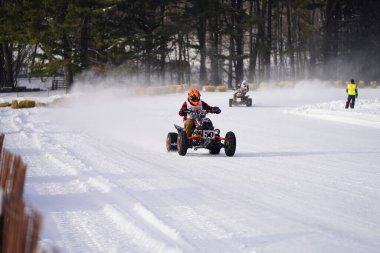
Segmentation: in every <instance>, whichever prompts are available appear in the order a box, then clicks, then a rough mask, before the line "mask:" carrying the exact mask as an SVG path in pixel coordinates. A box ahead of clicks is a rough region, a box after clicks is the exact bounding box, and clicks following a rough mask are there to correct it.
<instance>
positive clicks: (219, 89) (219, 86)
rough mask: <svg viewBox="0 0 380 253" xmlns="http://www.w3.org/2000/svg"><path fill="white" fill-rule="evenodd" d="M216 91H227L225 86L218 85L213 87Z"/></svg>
mask: <svg viewBox="0 0 380 253" xmlns="http://www.w3.org/2000/svg"><path fill="white" fill-rule="evenodd" d="M215 89H216V91H220V92H226V91H227V87H226V86H225V85H218V86H216V87H215Z"/></svg>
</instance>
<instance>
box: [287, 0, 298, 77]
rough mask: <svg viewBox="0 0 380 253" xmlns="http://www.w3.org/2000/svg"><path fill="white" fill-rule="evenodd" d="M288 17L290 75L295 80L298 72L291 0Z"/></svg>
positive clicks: (288, 4) (288, 5)
mask: <svg viewBox="0 0 380 253" xmlns="http://www.w3.org/2000/svg"><path fill="white" fill-rule="evenodd" d="M286 18H287V20H286V21H287V24H288V51H289V58H290V69H291V74H290V77H291V79H292V80H294V78H295V76H296V73H295V61H294V50H293V40H292V19H291V16H290V0H288V2H287V5H286Z"/></svg>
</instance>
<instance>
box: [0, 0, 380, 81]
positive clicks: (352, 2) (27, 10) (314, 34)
mask: <svg viewBox="0 0 380 253" xmlns="http://www.w3.org/2000/svg"><path fill="white" fill-rule="evenodd" d="M379 11H380V1H376V0H161V1H158V0H157V1H156V0H125V1H123V0H0V86H1V87H15V86H16V85H17V77H19V76H21V75H24V76H25V75H27V76H29V77H31V76H46V75H49V76H52V75H58V74H63V75H64V77H65V82H66V84H67V85H69V86H70V85H71V84H72V83H73V80H74V76H75V74H77V73H80V72H82V71H84V70H90V69H91V68H92V67H94V66H95V67H96V69H97V70H99V69H103V70H104V69H106V68H105V66H107V67H108V68H111V69H112V71H113V73H122V74H128V75H129V76H131V77H135V78H136V80H140V81H142V82H143V83H146V84H149V83H153V82H154V83H157V80H159V82H162V83H165V82H166V83H167V82H172V83H183V82H187V83H207V84H214V85H219V84H221V83H227V84H228V86H229V87H232V86H234V85H235V84H236V83H239V82H241V81H242V80H243V79H248V80H249V81H250V82H259V81H263V80H297V79H306V78H321V79H330V78H345V79H347V78H351V77H352V78H353V77H358V78H359V76H360V77H361V78H362V79H363V78H371V79H376V78H378V75H379V73H378V67H377V62H376V61H377V59H378V58H379V56H380V40H379V39H380V38H379V37H380V33H379V29H380V22H379V15H378V12H379Z"/></svg>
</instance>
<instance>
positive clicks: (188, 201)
mask: <svg viewBox="0 0 380 253" xmlns="http://www.w3.org/2000/svg"><path fill="white" fill-rule="evenodd" d="M99 87H101V88H99ZM249 95H250V96H251V98H252V99H253V103H254V105H253V106H252V107H244V106H240V107H229V106H228V99H229V98H232V91H228V92H202V97H201V98H202V99H203V100H204V101H206V102H207V103H209V104H210V105H212V106H219V107H220V108H221V110H222V113H221V114H218V115H215V114H210V115H208V116H209V118H210V119H211V120H212V121H213V123H214V126H216V127H217V128H219V129H220V130H221V135H222V136H223V135H225V133H226V132H228V131H233V132H234V133H235V135H236V138H237V149H236V154H235V155H234V156H233V157H227V156H226V155H225V154H224V152H223V151H222V152H221V153H220V154H219V155H210V154H209V153H208V151H207V150H197V151H194V150H189V151H188V153H187V155H186V156H179V155H178V153H176V152H167V151H166V148H165V138H166V136H167V134H168V133H169V132H175V128H174V124H178V125H181V124H182V119H181V117H179V116H178V111H179V109H180V107H181V105H182V103H183V102H184V101H185V100H186V93H177V94H165V95H153V96H137V95H135V94H133V92H132V91H131V90H128V89H121V88H120V87H113V85H112V82H111V81H105V82H104V84H103V85H101V86H98V87H97V88H91V87H89V86H88V85H85V84H82V85H78V87H77V88H75V90H74V92H73V93H72V94H70V95H65V94H62V93H57V94H54V93H50V94H49V96H48V94H47V93H38V94H37V93H35V94H27V95H26V96H23V97H21V94H18V96H19V97H17V95H16V94H7V95H5V96H2V97H1V98H0V102H3V101H11V100H12V99H21V98H30V99H35V100H37V101H41V102H47V103H50V102H52V101H54V100H55V99H56V98H63V99H62V100H60V102H58V103H54V104H53V103H51V104H50V105H49V106H47V107H37V108H31V109H19V110H14V109H10V108H1V109H0V113H1V117H0V126H1V128H0V130H1V131H2V132H3V133H4V134H5V143H4V146H5V147H6V148H9V149H10V150H11V151H12V152H13V153H16V154H20V155H21V156H22V158H23V160H24V162H25V163H26V164H27V166H28V170H27V177H26V184H25V200H26V202H27V203H28V204H29V205H31V206H33V207H34V208H36V209H37V210H39V212H40V213H41V214H42V216H43V226H42V231H41V235H40V246H39V247H40V248H42V249H47V250H52V249H57V250H58V251H59V252H139V253H140V252H205V253H206V252H207V253H209V252H244V253H245V252H249V253H264V252H265V253H272V252H273V253H274V252H281V253H287V252H289V253H290V252H291V253H294V252H302V253H305V252H338V253H339V252H342V253H343V252H344V253H347V252H355V253H357V252H366V253H367V252H380V239H379V236H378V235H379V234H380V216H379V215H378V209H379V208H380V198H379V196H380V172H379V169H378V164H379V162H380V146H379V144H378V143H379V142H378V140H379V139H380V101H379V97H380V89H370V88H365V89H359V97H358V100H357V104H356V106H355V109H348V110H346V109H344V104H345V100H346V94H345V89H344V88H341V89H338V88H334V87H331V86H328V85H327V83H322V82H319V81H317V80H314V81H304V82H300V83H298V84H297V85H296V87H295V88H286V89H269V88H268V89H259V90H256V91H250V93H249Z"/></svg>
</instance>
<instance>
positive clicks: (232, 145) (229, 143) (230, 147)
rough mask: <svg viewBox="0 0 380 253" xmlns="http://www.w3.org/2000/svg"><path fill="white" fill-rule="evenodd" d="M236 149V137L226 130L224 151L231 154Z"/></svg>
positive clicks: (228, 154)
mask: <svg viewBox="0 0 380 253" xmlns="http://www.w3.org/2000/svg"><path fill="white" fill-rule="evenodd" d="M235 151H236V137H235V134H234V133H233V132H228V133H227V134H226V137H225V140H224V152H225V153H226V156H233V155H234V154H235Z"/></svg>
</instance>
